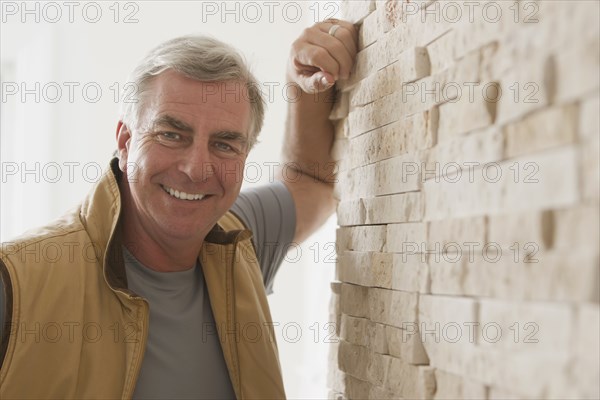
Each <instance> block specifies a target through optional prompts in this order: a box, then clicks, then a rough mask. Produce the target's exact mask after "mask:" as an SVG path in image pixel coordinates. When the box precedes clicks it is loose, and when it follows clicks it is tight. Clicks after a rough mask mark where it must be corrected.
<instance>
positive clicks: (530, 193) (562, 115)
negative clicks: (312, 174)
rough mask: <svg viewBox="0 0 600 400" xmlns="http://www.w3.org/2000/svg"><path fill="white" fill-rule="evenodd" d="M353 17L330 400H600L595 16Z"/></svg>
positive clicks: (366, 12)
mask: <svg viewBox="0 0 600 400" xmlns="http://www.w3.org/2000/svg"><path fill="white" fill-rule="evenodd" d="M343 8H344V10H345V11H344V12H345V13H346V15H348V17H349V18H351V19H352V20H354V21H360V25H359V32H360V33H359V47H360V48H359V53H358V55H357V61H356V66H355V69H354V73H353V74H352V76H351V77H350V78H349V79H348V80H347V81H345V82H341V83H340V84H339V85H338V89H339V90H340V92H341V93H342V94H341V95H340V97H338V100H339V103H338V104H336V105H335V107H334V109H333V111H332V114H331V118H332V119H333V120H334V121H335V132H336V141H335V143H334V148H333V153H334V158H335V159H336V160H339V164H340V171H341V172H340V173H339V175H338V178H339V179H338V182H337V184H336V186H335V195H336V198H337V199H338V200H339V204H338V209H337V214H338V222H339V225H340V226H341V227H340V228H339V230H338V233H337V248H338V260H337V264H336V279H337V280H338V281H339V282H336V283H334V284H333V286H332V289H333V291H334V294H333V297H332V305H331V311H330V314H331V317H330V318H331V319H332V320H334V319H335V321H337V323H338V332H337V333H338V335H340V337H341V340H342V341H341V342H340V343H339V344H336V345H334V346H332V356H331V360H330V368H331V369H332V372H331V373H330V378H329V387H330V389H331V391H330V396H331V398H344V399H350V398H371V399H402V398H407V399H488V400H489V399H541V398H544V399H565V398H573V399H574V398H577V399H580V398H582V399H597V398H600V386H599V385H598V375H599V373H600V341H598V337H599V336H600V308H599V307H600V305H599V304H600V268H599V267H598V266H599V265H600V250H599V247H598V243H599V242H600V228H599V226H600V211H599V210H600V195H599V191H600V162H599V159H600V96H599V89H600V74H599V73H598V71H599V70H600V50H599V49H600V47H599V43H600V39H599V38H600V3H599V2H597V1H578V0H576V1H562V0H558V1H538V0H535V1H500V2H499V1H484V2H448V1H441V0H439V1H437V0H418V1H414V0H410V1H409V0H381V1H356V2H353V1H350V0H347V1H344V2H343Z"/></svg>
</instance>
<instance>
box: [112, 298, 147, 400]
mask: <svg viewBox="0 0 600 400" xmlns="http://www.w3.org/2000/svg"><path fill="white" fill-rule="evenodd" d="M119 293H123V292H121V291H119ZM123 294H125V293H123ZM127 296H128V298H129V299H130V300H137V301H141V302H142V305H141V306H140V308H143V310H142V313H143V314H142V329H141V334H139V335H138V337H137V339H138V341H137V343H136V347H137V357H136V359H135V360H134V365H133V369H132V372H133V374H132V375H130V378H129V379H128V381H126V382H125V388H124V390H123V399H131V397H132V395H133V391H134V390H135V386H136V383H137V379H138V377H139V375H140V370H141V369H142V362H143V361H144V354H145V352H146V342H147V340H148V334H147V333H148V313H149V306H148V302H147V301H146V299H144V298H143V297H133V296H130V295H127ZM136 322H139V321H136ZM135 353H136V351H134V354H135ZM134 357H135V355H134Z"/></svg>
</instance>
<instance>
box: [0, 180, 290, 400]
mask: <svg viewBox="0 0 600 400" xmlns="http://www.w3.org/2000/svg"><path fill="white" fill-rule="evenodd" d="M231 211H232V212H233V213H234V214H235V215H237V216H238V217H239V218H240V220H241V221H242V222H243V223H244V225H245V226H246V227H247V228H248V229H249V230H251V231H252V232H253V238H252V242H253V244H254V247H255V249H256V253H257V256H258V261H259V263H260V268H261V270H262V274H263V280H264V283H265V287H266V288H267V293H271V292H272V286H273V279H274V277H275V274H276V272H277V270H278V268H279V265H280V264H281V262H282V261H283V258H284V257H285V253H286V252H287V250H288V247H289V245H290V243H291V242H292V240H293V237H294V232H295V229H296V211H295V207H294V202H293V199H292V196H291V194H290V193H289V191H288V190H287V188H286V187H285V185H284V184H283V183H281V182H275V183H271V184H269V185H265V186H262V187H259V188H255V189H250V190H244V191H243V192H242V193H240V195H239V197H238V199H237V200H236V202H235V204H234V206H233V207H232V208H231ZM123 254H124V259H125V268H126V273H127V281H128V286H129V288H130V289H131V290H132V291H134V292H135V293H137V294H139V295H140V296H143V297H145V298H146V299H147V300H148V303H149V304H150V318H149V324H150V325H149V333H148V341H147V344H146V352H145V355H144V361H143V363H142V368H141V371H140V376H139V378H138V382H137V386H136V389H135V392H134V398H137V399H152V398H157V399H158V398H161V399H164V398H171V399H184V398H194V399H200V398H211V399H217V398H228V399H229V398H234V397H235V395H234V393H233V389H232V386H231V382H230V380H229V374H228V372H227V367H226V364H225V360H224V358H223V352H222V350H221V346H220V344H219V338H218V336H217V333H216V327H215V320H214V316H213V313H212V309H211V307H210V300H209V298H208V292H207V289H206V285H205V283H204V277H203V275H202V268H201V266H200V265H199V264H197V265H196V267H195V268H192V269H191V270H188V271H182V272H168V273H162V272H156V271H153V270H150V269H149V268H146V267H144V266H143V265H141V264H140V263H139V262H138V261H137V260H136V259H135V258H134V257H133V256H132V255H131V254H130V253H129V252H128V251H127V250H126V249H124V252H123ZM3 311H4V288H3V285H2V284H0V313H3ZM3 317H4V316H3V315H0V323H2V322H3V321H4V318H3ZM2 325H3V324H2ZM0 329H1V328H0Z"/></svg>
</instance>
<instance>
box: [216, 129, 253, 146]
mask: <svg viewBox="0 0 600 400" xmlns="http://www.w3.org/2000/svg"><path fill="white" fill-rule="evenodd" d="M211 137H212V138H214V139H221V140H233V141H236V142H239V143H241V144H242V145H244V146H246V147H247V146H248V138H247V137H246V135H243V134H242V133H240V132H235V131H220V132H216V133H213V134H212V135H211Z"/></svg>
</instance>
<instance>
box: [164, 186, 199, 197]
mask: <svg viewBox="0 0 600 400" xmlns="http://www.w3.org/2000/svg"><path fill="white" fill-rule="evenodd" d="M162 188H163V189H164V190H165V192H167V193H169V194H170V195H171V196H173V197H175V198H177V199H180V200H202V199H203V198H204V196H205V195H203V194H190V193H185V192H180V191H179V190H175V189H171V188H168V187H166V186H163V187H162Z"/></svg>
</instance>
